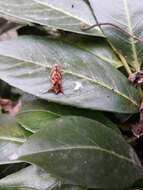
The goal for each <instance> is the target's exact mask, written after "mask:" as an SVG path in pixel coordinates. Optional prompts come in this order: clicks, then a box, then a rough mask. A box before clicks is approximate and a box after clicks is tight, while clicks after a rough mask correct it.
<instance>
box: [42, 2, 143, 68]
mask: <svg viewBox="0 0 143 190" xmlns="http://www.w3.org/2000/svg"><path fill="white" fill-rule="evenodd" d="M41 1H43V2H45V1H46V0H41ZM47 1H48V0H47ZM90 3H91V6H92V7H93V9H94V11H95V13H96V17H97V19H98V22H99V23H112V24H115V25H117V26H119V27H120V28H122V29H124V30H126V31H127V32H129V33H130V34H131V35H133V36H137V37H138V38H142V37H143V33H142V28H143V19H142V17H143V11H142V8H143V1H141V0H132V1H130V0H116V1H112V0H107V1H106V3H104V2H103V1H101V2H100V3H99V1H98V0H90ZM103 10H104V11H103ZM102 29H103V31H104V33H105V35H106V36H107V37H108V38H109V39H110V40H111V42H112V43H113V44H114V46H115V47H116V48H117V49H118V50H120V52H122V53H124V55H125V57H126V59H127V60H128V63H129V64H132V65H134V67H135V68H136V69H138V67H139V65H140V64H141V63H142V60H143V56H142V55H143V48H142V44H140V43H139V42H138V41H137V40H135V39H133V38H132V37H129V35H127V34H125V33H124V32H122V31H119V30H118V29H116V28H114V27H112V26H109V25H107V26H102Z"/></svg>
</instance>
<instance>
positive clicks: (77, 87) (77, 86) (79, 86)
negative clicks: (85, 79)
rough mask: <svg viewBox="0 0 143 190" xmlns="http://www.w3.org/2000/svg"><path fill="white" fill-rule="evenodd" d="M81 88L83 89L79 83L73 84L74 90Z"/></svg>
mask: <svg viewBox="0 0 143 190" xmlns="http://www.w3.org/2000/svg"><path fill="white" fill-rule="evenodd" d="M81 88H83V86H82V84H81V82H75V87H74V90H80V89H81Z"/></svg>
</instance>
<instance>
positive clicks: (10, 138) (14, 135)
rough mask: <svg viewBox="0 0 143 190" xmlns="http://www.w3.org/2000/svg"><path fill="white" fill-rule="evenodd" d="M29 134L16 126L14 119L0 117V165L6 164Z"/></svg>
mask: <svg viewBox="0 0 143 190" xmlns="http://www.w3.org/2000/svg"><path fill="white" fill-rule="evenodd" d="M29 135H30V134H29V133H28V132H27V131H26V130H24V129H23V128H21V127H20V126H18V124H17V123H16V121H15V119H14V118H11V117H9V116H4V115H2V114H1V115H0V164H4V163H7V161H8V160H9V157H10V156H11V155H12V154H14V153H15V152H16V151H17V149H18V147H19V146H20V145H21V144H22V143H23V142H25V141H26V139H27V137H28V136H29Z"/></svg>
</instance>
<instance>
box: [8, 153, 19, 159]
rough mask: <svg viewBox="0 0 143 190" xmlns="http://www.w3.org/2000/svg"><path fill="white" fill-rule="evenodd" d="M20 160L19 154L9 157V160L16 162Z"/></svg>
mask: <svg viewBox="0 0 143 190" xmlns="http://www.w3.org/2000/svg"><path fill="white" fill-rule="evenodd" d="M17 158H18V155H17V154H12V155H11V156H10V157H9V160H16V159H17Z"/></svg>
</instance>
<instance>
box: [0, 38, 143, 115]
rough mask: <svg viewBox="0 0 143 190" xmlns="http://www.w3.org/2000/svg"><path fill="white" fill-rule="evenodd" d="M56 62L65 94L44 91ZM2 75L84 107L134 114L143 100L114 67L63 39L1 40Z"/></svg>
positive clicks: (47, 96)
mask: <svg viewBox="0 0 143 190" xmlns="http://www.w3.org/2000/svg"><path fill="white" fill-rule="evenodd" d="M15 50H16V51H15ZM101 51H102V50H101ZM55 63H57V64H59V65H61V68H62V75H63V89H64V93H63V94H58V95H56V94H54V93H48V92H47V93H45V91H47V90H48V89H49V88H50V86H51V84H50V80H49V75H50V70H51V66H52V65H53V64H55ZM0 78H1V79H2V80H4V81H6V82H8V83H9V84H11V85H13V86H15V87H17V88H20V89H22V90H23V91H26V92H28V93H31V94H33V95H36V96H38V97H40V98H43V99H47V100H50V101H54V102H59V103H63V104H68V105H74V106H77V107H82V108H90V109H98V110H107V111H113V112H122V113H134V112H137V111H138V106H139V102H140V97H139V93H138V91H137V90H136V89H135V88H134V87H133V86H132V84H130V83H129V82H128V80H127V79H126V78H125V77H124V75H123V74H121V73H120V72H119V71H117V70H116V69H115V68H114V67H112V66H111V65H110V64H107V63H106V62H104V61H103V60H102V59H99V57H96V56H95V55H93V54H92V53H90V52H87V51H86V50H84V49H81V48H78V47H75V46H74V45H71V44H70V42H69V43H67V42H62V41H60V40H53V39H48V38H39V37H32V36H31V37H20V38H17V39H15V40H11V41H8V42H2V43H1V44H0Z"/></svg>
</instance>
